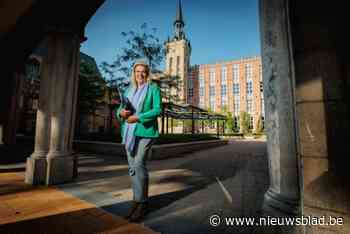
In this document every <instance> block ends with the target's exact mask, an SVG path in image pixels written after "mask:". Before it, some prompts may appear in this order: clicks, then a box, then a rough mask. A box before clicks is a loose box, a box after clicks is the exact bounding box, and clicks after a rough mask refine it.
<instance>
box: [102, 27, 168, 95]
mask: <svg viewBox="0 0 350 234" xmlns="http://www.w3.org/2000/svg"><path fill="white" fill-rule="evenodd" d="M155 33H156V29H155V28H152V29H149V28H148V27H147V24H146V23H144V24H142V25H141V27H140V30H139V31H133V30H130V31H129V32H122V33H121V34H122V36H123V37H124V38H125V42H126V47H124V48H122V49H121V52H120V53H119V54H117V56H116V59H115V60H114V61H113V62H112V63H108V62H102V63H101V65H100V67H101V70H102V72H103V73H104V74H105V75H106V76H107V80H109V81H110V82H109V83H110V85H111V86H114V87H115V85H118V87H119V85H121V86H125V85H128V83H129V82H130V81H129V77H130V75H131V69H132V66H133V64H134V63H135V61H136V60H138V59H141V58H142V59H144V58H145V59H147V62H148V64H149V66H150V68H151V71H154V70H156V69H157V67H158V66H159V65H160V63H161V62H162V60H163V58H164V56H165V50H164V47H163V44H162V43H160V41H159V39H158V38H157V37H156V36H155ZM121 88H122V90H123V88H124V87H121ZM124 90H125V89H124Z"/></svg>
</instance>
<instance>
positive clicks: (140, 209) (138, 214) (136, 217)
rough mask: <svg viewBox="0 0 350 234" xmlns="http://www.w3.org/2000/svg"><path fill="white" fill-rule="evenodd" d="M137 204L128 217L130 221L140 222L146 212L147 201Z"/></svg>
mask: <svg viewBox="0 0 350 234" xmlns="http://www.w3.org/2000/svg"><path fill="white" fill-rule="evenodd" d="M138 204H139V205H138V206H137V207H136V209H135V211H134V212H133V213H132V215H131V216H130V218H129V221H130V222H140V221H142V220H143V218H144V217H145V215H146V214H147V211H148V209H147V207H148V203H147V202H142V203H138Z"/></svg>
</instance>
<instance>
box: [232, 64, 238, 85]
mask: <svg viewBox="0 0 350 234" xmlns="http://www.w3.org/2000/svg"><path fill="white" fill-rule="evenodd" d="M233 82H234V83H239V66H238V64H233Z"/></svg>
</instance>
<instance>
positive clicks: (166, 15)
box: [81, 0, 260, 66]
mask: <svg viewBox="0 0 350 234" xmlns="http://www.w3.org/2000/svg"><path fill="white" fill-rule="evenodd" d="M177 5H178V0H106V2H105V3H104V4H103V5H102V6H101V7H100V8H99V10H98V11H97V12H96V14H95V15H94V16H93V17H92V18H91V19H90V21H89V22H88V24H87V27H86V29H85V35H86V36H87V38H88V40H87V41H85V42H84V43H83V44H82V47H81V51H82V52H84V53H86V54H88V55H90V56H92V57H94V58H95V60H96V62H97V64H98V65H99V64H101V63H102V62H103V61H106V62H112V61H113V60H114V59H115V58H116V56H117V54H118V53H120V51H121V48H123V47H125V45H126V43H125V38H124V37H123V36H122V35H121V32H128V31H130V30H134V31H137V30H139V29H140V26H141V25H142V24H143V23H147V25H148V27H149V28H157V31H156V34H155V36H157V37H158V38H159V39H160V40H161V41H165V40H166V39H167V38H168V37H172V36H173V35H174V28H173V23H174V20H175V16H176V8H177ZM182 13H183V19H184V21H185V28H184V31H185V35H186V37H187V38H188V39H189V40H190V42H191V46H192V54H191V59H190V61H191V65H194V64H210V63H217V62H221V61H229V60H234V59H239V58H241V57H252V56H260V32H259V17H258V0H215V1H213V0H182ZM162 66H164V64H163V65H162Z"/></svg>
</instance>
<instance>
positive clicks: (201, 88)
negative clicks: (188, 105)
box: [199, 87, 204, 97]
mask: <svg viewBox="0 0 350 234" xmlns="http://www.w3.org/2000/svg"><path fill="white" fill-rule="evenodd" d="M199 96H200V97H204V87H199Z"/></svg>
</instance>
